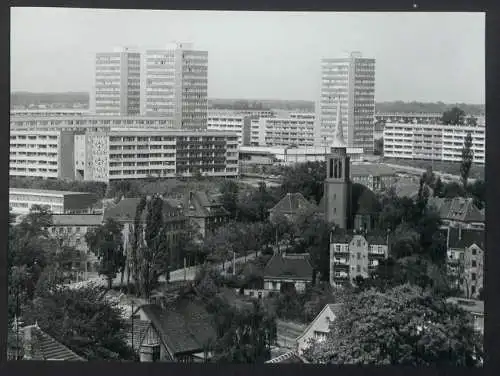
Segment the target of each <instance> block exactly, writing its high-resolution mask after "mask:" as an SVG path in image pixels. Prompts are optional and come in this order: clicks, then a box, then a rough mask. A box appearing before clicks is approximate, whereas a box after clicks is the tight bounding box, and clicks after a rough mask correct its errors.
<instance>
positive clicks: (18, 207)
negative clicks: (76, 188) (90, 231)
mask: <svg viewBox="0 0 500 376" xmlns="http://www.w3.org/2000/svg"><path fill="white" fill-rule="evenodd" d="M97 201H98V198H97V197H96V196H95V195H94V194H92V193H87V192H65V191H51V190H44V189H25V188H9V205H10V207H11V209H12V213H14V214H19V215H24V214H28V213H29V212H30V209H31V208H32V206H33V205H40V206H46V207H48V209H49V210H50V211H51V212H52V213H53V214H70V213H73V214H89V213H91V212H92V207H93V206H94V205H95V204H96V203H97Z"/></svg>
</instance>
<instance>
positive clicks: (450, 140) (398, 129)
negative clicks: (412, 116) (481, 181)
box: [384, 119, 486, 164]
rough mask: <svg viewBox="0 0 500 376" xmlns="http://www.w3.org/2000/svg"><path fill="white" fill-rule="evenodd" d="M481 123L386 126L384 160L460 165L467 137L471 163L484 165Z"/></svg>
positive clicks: (482, 120) (480, 120)
mask: <svg viewBox="0 0 500 376" xmlns="http://www.w3.org/2000/svg"><path fill="white" fill-rule="evenodd" d="M485 131H486V127H485V123H484V119H478V121H477V124H475V125H474V124H470V123H469V124H462V125H446V124H440V123H414V122H408V123H401V122H398V123H386V124H385V127H384V156H385V157H388V158H401V159H422V160H434V161H445V162H460V161H461V160H462V149H463V147H464V142H465V138H466V136H467V134H468V133H470V134H471V136H472V152H473V158H474V159H473V161H474V163H479V164H484V163H485V144H486V137H485Z"/></svg>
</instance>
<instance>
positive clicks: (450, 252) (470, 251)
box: [447, 227, 486, 298]
mask: <svg viewBox="0 0 500 376" xmlns="http://www.w3.org/2000/svg"><path fill="white" fill-rule="evenodd" d="M485 250H486V243H485V238H484V230H473V229H462V228H461V227H458V228H455V227H450V228H448V238H447V266H448V272H449V273H450V275H451V276H452V277H455V280H456V281H457V287H459V288H460V290H461V291H462V292H463V294H464V295H465V297H467V298H473V297H478V296H479V294H480V291H481V289H482V288H483V277H484V253H485Z"/></svg>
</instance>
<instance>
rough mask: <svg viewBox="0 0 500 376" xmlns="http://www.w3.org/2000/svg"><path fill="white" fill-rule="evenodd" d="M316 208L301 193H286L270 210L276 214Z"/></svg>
mask: <svg viewBox="0 0 500 376" xmlns="http://www.w3.org/2000/svg"><path fill="white" fill-rule="evenodd" d="M313 209H317V207H316V206H315V205H313V204H312V203H310V202H309V201H307V200H306V199H305V198H304V196H302V194H301V193H287V195H286V196H285V197H283V198H282V199H281V200H280V201H279V202H278V203H277V204H276V205H275V206H274V207H273V208H272V209H271V210H270V211H271V212H274V213H277V214H297V213H298V212H299V210H313Z"/></svg>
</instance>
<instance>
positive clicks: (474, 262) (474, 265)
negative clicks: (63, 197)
mask: <svg viewBox="0 0 500 376" xmlns="http://www.w3.org/2000/svg"><path fill="white" fill-rule="evenodd" d="M472 267H473V268H475V267H477V261H476V260H472Z"/></svg>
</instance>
